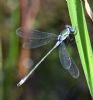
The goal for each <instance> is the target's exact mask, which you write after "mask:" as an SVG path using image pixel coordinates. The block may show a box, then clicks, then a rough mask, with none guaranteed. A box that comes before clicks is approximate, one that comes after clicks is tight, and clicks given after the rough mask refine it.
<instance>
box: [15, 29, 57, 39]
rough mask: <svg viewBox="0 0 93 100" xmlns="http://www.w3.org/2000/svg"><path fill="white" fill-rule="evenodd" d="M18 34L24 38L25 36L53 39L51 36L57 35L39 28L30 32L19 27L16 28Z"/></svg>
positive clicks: (27, 37)
mask: <svg viewBox="0 0 93 100" xmlns="http://www.w3.org/2000/svg"><path fill="white" fill-rule="evenodd" d="M16 34H17V35H18V36H20V37H22V38H25V39H46V38H49V39H51V38H54V37H57V35H56V34H53V33H48V32H41V31H38V30H32V31H31V32H29V33H24V32H23V31H22V30H21V28H18V29H17V30H16Z"/></svg>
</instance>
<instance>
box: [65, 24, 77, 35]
mask: <svg viewBox="0 0 93 100" xmlns="http://www.w3.org/2000/svg"><path fill="white" fill-rule="evenodd" d="M65 27H66V29H68V30H69V32H70V33H75V32H76V30H75V28H73V27H72V26H70V25H66V26H65Z"/></svg>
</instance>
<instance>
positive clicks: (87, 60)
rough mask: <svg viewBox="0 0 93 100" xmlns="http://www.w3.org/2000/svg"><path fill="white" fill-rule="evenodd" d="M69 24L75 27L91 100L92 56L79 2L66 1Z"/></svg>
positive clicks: (92, 89) (77, 0) (92, 80)
mask: <svg viewBox="0 0 93 100" xmlns="http://www.w3.org/2000/svg"><path fill="white" fill-rule="evenodd" d="M67 5H68V10H69V14H70V19H71V23H72V25H73V26H74V27H76V31H77V34H76V36H75V40H76V44H77V48H78V51H79V56H80V59H81V63H82V67H83V70H84V74H85V77H86V80H87V84H88V87H89V90H90V93H91V96H92V98H93V54H92V48H91V43H90V38H89V33H88V29H87V24H86V19H85V15H84V10H83V5H82V2H81V0H67Z"/></svg>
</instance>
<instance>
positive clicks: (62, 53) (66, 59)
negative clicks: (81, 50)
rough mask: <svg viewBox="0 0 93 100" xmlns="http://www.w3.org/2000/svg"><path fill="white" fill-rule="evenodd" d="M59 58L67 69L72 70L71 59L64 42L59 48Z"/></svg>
mask: <svg viewBox="0 0 93 100" xmlns="http://www.w3.org/2000/svg"><path fill="white" fill-rule="evenodd" d="M59 58H60V62H61V64H62V65H63V67H64V68H65V69H70V67H71V59H70V56H69V53H68V51H67V49H66V46H65V44H64V42H62V43H61V44H60V46H59Z"/></svg>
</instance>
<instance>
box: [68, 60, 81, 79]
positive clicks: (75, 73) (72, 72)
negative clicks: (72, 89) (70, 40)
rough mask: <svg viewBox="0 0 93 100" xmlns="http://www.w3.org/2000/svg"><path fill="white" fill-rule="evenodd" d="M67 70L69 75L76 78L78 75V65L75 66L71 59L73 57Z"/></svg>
mask: <svg viewBox="0 0 93 100" xmlns="http://www.w3.org/2000/svg"><path fill="white" fill-rule="evenodd" d="M68 72H69V73H70V75H71V76H72V77H73V78H78V77H79V74H80V73H79V69H78V67H77V66H76V64H75V62H74V61H73V59H72V58H71V67H70V69H69V70H68Z"/></svg>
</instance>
